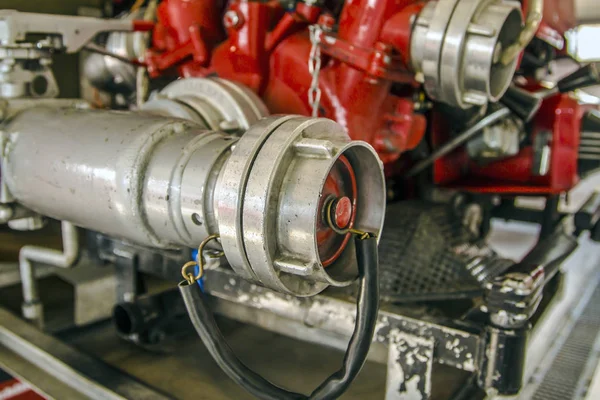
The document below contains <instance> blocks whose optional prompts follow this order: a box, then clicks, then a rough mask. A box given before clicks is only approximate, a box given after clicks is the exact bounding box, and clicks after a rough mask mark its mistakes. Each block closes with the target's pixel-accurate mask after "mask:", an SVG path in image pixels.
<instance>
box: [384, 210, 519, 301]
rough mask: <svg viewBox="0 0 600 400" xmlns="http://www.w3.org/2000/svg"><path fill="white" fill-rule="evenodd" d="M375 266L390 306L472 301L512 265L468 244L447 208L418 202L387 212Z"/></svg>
mask: <svg viewBox="0 0 600 400" xmlns="http://www.w3.org/2000/svg"><path fill="white" fill-rule="evenodd" d="M379 262H380V270H381V293H382V298H383V299H384V300H387V301H394V302H402V301H422V300H441V299H448V298H464V297H471V296H476V295H479V294H481V292H482V284H483V283H484V282H486V281H487V280H489V279H491V278H493V277H495V276H497V275H498V274H500V273H501V272H502V271H504V270H505V269H506V268H508V267H509V266H510V265H511V264H512V262H511V261H509V260H505V259H502V258H500V257H498V256H497V255H496V253H494V252H493V251H492V250H491V249H490V248H489V247H487V245H486V244H485V243H483V242H481V241H478V242H476V241H473V238H472V235H471V234H470V233H469V232H468V231H467V229H466V228H465V227H464V226H463V224H462V216H461V215H457V213H456V212H454V211H453V210H452V209H451V208H450V207H449V206H447V205H439V204H431V203H425V202H419V201H408V202H402V203H397V204H393V205H390V206H389V207H388V210H387V213H386V221H385V225H384V229H383V233H382V237H381V241H380V245H379Z"/></svg>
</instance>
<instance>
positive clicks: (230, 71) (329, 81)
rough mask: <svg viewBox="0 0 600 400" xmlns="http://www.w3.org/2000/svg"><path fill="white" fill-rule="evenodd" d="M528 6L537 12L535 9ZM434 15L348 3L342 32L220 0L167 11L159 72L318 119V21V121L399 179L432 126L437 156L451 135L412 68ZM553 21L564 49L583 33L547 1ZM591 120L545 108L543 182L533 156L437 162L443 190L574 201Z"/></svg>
mask: <svg viewBox="0 0 600 400" xmlns="http://www.w3.org/2000/svg"><path fill="white" fill-rule="evenodd" d="M523 3H524V4H523V6H524V8H526V7H527V3H528V1H527V0H524V1H523ZM424 4H425V2H424V1H417V0H381V1H377V2H374V1H372V0H347V1H346V2H345V4H344V6H343V9H342V11H341V14H340V16H339V18H338V19H337V21H335V20H334V18H333V17H332V16H331V15H330V14H328V13H327V12H326V11H325V10H324V9H323V8H321V7H319V6H316V5H309V4H307V3H302V2H298V3H297V6H296V8H295V10H291V11H288V10H284V9H283V8H282V6H281V3H280V2H279V1H270V2H259V1H239V0H237V1H231V2H230V3H229V5H228V6H227V7H226V8H225V7H223V5H222V4H221V2H219V1H213V0H163V1H162V2H161V4H160V6H159V7H158V14H157V15H158V23H157V27H156V29H155V31H154V34H153V46H152V49H151V50H150V51H149V54H148V57H147V63H148V70H149V73H150V75H151V76H152V77H157V76H160V75H165V74H173V75H178V76H184V77H189V76H210V75H217V76H220V77H223V78H227V79H231V80H235V81H238V82H241V83H243V84H245V85H247V86H248V87H250V88H251V89H252V90H254V91H256V92H257V93H258V94H259V95H260V96H261V97H262V99H263V100H264V101H265V103H266V105H267V107H268V108H269V110H270V111H271V112H272V113H292V114H303V115H310V114H311V113H312V109H311V104H310V102H309V95H308V93H309V90H310V88H311V83H312V81H313V76H312V75H311V73H310V72H309V68H308V61H309V55H310V52H311V47H312V43H311V39H310V35H309V29H308V28H309V26H310V25H313V24H315V23H317V22H319V24H320V25H321V26H322V27H323V31H322V32H320V33H319V36H318V39H319V40H320V50H321V52H322V54H323V57H322V68H321V72H320V74H319V78H318V82H319V88H320V91H321V98H320V107H319V109H318V111H317V113H318V115H319V116H323V117H327V118H331V119H333V120H335V121H337V122H338V123H340V124H341V125H343V126H344V127H345V128H346V129H347V131H348V133H349V135H350V137H351V138H352V139H355V140H364V141H366V142H369V143H371V144H372V145H373V146H374V147H375V149H376V150H377V151H378V153H379V155H380V157H381V159H382V160H383V161H384V163H385V164H386V170H387V172H388V175H390V174H393V173H394V172H397V171H398V170H402V168H400V169H399V168H398V167H397V166H394V163H395V162H396V161H397V160H398V158H399V157H400V156H401V155H402V153H404V152H406V151H407V150H411V149H414V148H415V147H416V146H417V145H418V144H419V143H420V142H421V140H422V139H423V137H424V134H425V132H426V129H427V125H428V121H429V130H430V135H431V137H430V139H431V144H432V145H433V147H435V146H436V145H439V144H441V143H442V141H443V140H445V139H446V136H447V129H446V125H447V123H446V122H445V121H443V117H442V116H441V115H440V114H439V113H437V112H436V111H435V108H434V110H433V111H430V112H429V115H428V116H427V118H426V115H427V114H424V113H422V112H420V111H418V110H416V108H417V104H419V102H418V101H417V100H418V99H420V98H421V97H422V96H423V94H422V92H420V89H419V84H418V83H417V82H415V81H414V79H413V74H412V73H410V72H409V70H408V67H407V65H408V64H409V60H410V36H411V30H412V27H411V24H412V21H414V18H415V16H416V15H417V14H418V13H419V12H420V11H421V9H422V8H423V6H424ZM545 10H546V11H545V19H544V22H543V23H542V26H541V27H540V30H539V32H538V34H539V35H540V36H543V37H546V38H553V39H554V40H555V41H556V42H560V41H561V40H564V33H565V31H566V30H567V29H569V28H570V27H572V26H573V23H574V22H573V21H574V11H573V4H572V2H571V1H568V2H566V1H559V0H546V8H545ZM557 17H558V18H557ZM336 22H337V32H336V33H335V34H334V33H332V31H333V29H332V28H333V26H334V24H335V23H336ZM558 44H560V43H558ZM392 88H393V89H394V90H393V91H392ZM392 92H393V93H392ZM581 114H582V111H581V109H580V107H579V106H578V104H577V103H576V102H575V101H574V100H572V99H570V98H569V97H568V96H562V95H561V96H556V97H553V98H551V99H548V100H547V101H545V102H544V104H543V106H542V108H541V110H540V112H539V114H538V117H537V118H536V119H535V124H534V125H535V128H534V132H533V135H534V136H535V135H537V134H538V132H540V131H542V130H545V131H550V132H552V135H551V136H552V140H551V147H552V152H551V154H552V160H551V163H550V165H551V168H550V171H549V173H548V174H547V175H545V176H543V177H537V176H534V175H533V174H532V173H531V172H530V171H531V164H532V162H533V157H532V149H531V147H525V148H523V149H522V151H521V153H520V154H518V155H517V156H516V157H512V158H510V159H506V160H502V161H497V162H493V163H491V164H487V165H485V166H481V165H477V164H475V163H473V162H471V161H469V159H468V157H466V154H465V153H464V151H457V152H455V153H453V154H450V155H448V156H446V157H444V158H442V159H440V160H438V161H437V162H436V163H435V165H434V168H433V179H434V183H436V184H440V185H445V186H454V187H459V188H461V189H464V190H469V191H476V192H492V193H498V192H500V193H537V194H550V193H558V192H561V191H564V190H568V189H569V188H571V187H572V186H573V185H574V184H575V183H576V182H577V180H578V177H577V168H576V167H577V148H578V145H579V124H580V119H581Z"/></svg>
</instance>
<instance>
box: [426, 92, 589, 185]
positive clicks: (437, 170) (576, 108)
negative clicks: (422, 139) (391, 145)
mask: <svg viewBox="0 0 600 400" xmlns="http://www.w3.org/2000/svg"><path fill="white" fill-rule="evenodd" d="M583 112H584V108H583V107H581V106H580V105H579V104H578V103H577V101H576V100H574V99H573V98H571V97H569V96H568V95H564V94H563V95H561V94H559V95H555V96H553V97H551V98H549V99H547V100H545V101H544V102H543V103H542V106H541V108H540V110H539V112H538V114H537V116H536V117H535V120H534V121H533V126H534V128H533V132H532V140H533V139H534V138H535V136H536V135H539V134H540V133H541V132H543V131H545V132H549V133H551V137H552V139H551V142H550V149H551V152H550V168H549V170H548V173H547V174H546V175H544V176H537V175H536V174H534V173H533V162H534V152H533V148H532V146H531V145H529V146H526V147H524V148H522V149H521V151H520V152H519V154H517V155H516V156H514V157H510V158H507V159H503V160H500V161H496V162H492V163H489V164H486V165H478V164H477V163H475V162H473V161H469V159H468V157H467V155H466V154H465V152H464V150H458V151H456V152H454V153H453V154H450V155H448V156H447V157H444V158H442V159H440V160H438V161H437V162H436V163H435V165H434V181H435V183H438V184H442V185H448V186H452V187H455V188H458V189H461V190H466V191H471V192H477V193H501V194H538V195H547V194H559V193H562V192H565V191H568V190H569V189H571V188H572V187H573V186H575V184H577V182H578V181H579V177H578V174H577V158H578V150H579V132H580V124H581V118H582V116H583Z"/></svg>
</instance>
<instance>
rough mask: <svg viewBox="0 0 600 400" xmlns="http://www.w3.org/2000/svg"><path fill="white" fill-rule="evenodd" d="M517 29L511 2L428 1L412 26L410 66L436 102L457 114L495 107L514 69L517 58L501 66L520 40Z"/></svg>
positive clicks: (517, 8)
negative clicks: (505, 53)
mask: <svg viewBox="0 0 600 400" xmlns="http://www.w3.org/2000/svg"><path fill="white" fill-rule="evenodd" d="M522 24H523V16H522V14H521V5H520V3H519V2H516V1H509V0H460V1H459V0H438V1H430V2H429V3H427V5H426V6H425V8H424V9H423V11H422V12H421V13H420V14H419V17H418V18H417V20H416V23H415V26H414V31H413V34H412V40H411V57H412V67H413V69H414V70H415V71H416V72H417V73H419V74H422V78H423V80H424V84H425V90H426V91H427V94H428V95H429V96H431V97H432V98H433V99H435V100H437V101H441V102H444V103H447V104H449V105H451V106H454V107H459V108H462V109H467V108H469V107H471V106H474V105H477V106H481V105H485V104H487V103H488V102H496V101H498V100H499V99H500V97H502V95H503V94H504V93H505V92H506V90H507V89H508V86H509V85H510V82H511V81H512V78H513V75H514V73H515V69H516V65H517V58H515V59H513V60H512V61H511V62H509V63H507V64H503V63H502V62H501V61H502V60H501V58H502V54H503V51H504V49H505V48H507V47H508V46H510V45H512V44H513V43H515V42H516V41H517V40H518V39H519V35H520V33H521V28H522Z"/></svg>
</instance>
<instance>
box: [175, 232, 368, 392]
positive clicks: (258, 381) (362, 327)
mask: <svg viewBox="0 0 600 400" xmlns="http://www.w3.org/2000/svg"><path fill="white" fill-rule="evenodd" d="M355 244H356V257H357V260H358V270H359V277H360V287H359V293H358V297H357V314H356V325H355V327H354V332H353V334H352V337H351V338H350V342H349V344H348V349H347V350H346V356H345V357H344V364H343V366H342V368H341V369H340V370H339V371H337V372H335V373H334V374H332V375H331V376H329V377H328V378H327V379H326V380H325V381H324V382H323V383H322V384H321V385H320V386H319V387H318V388H317V389H315V390H314V391H313V392H312V394H311V395H310V396H306V395H304V394H301V393H294V392H289V391H287V390H285V389H282V388H280V387H278V386H276V385H274V384H272V383H271V382H269V381H267V380H266V379H264V378H263V377H262V376H260V375H258V374H257V373H256V372H254V371H253V370H251V369H250V368H248V367H247V366H246V365H244V363H242V362H241V361H240V360H239V359H238V358H237V357H236V355H235V354H234V353H233V350H231V347H229V345H228V344H227V342H226V341H225V338H224V337H223V334H222V333H221V331H220V330H219V328H218V326H217V324H216V322H215V319H214V317H213V314H212V312H211V310H210V309H209V308H208V306H207V297H206V295H204V294H203V293H202V291H201V290H200V288H199V287H198V285H196V284H192V285H190V284H188V283H187V282H182V283H181V284H180V285H179V291H180V292H181V295H182V297H183V300H184V302H185V306H186V308H187V311H188V314H189V316H190V319H191V320H192V323H193V325H194V328H196V332H198V335H199V336H200V339H202V342H203V343H204V345H205V346H206V347H207V349H208V351H209V353H210V354H211V356H212V357H213V358H214V360H215V361H216V362H217V364H218V365H219V366H220V367H221V368H222V369H223V371H225V373H226V374H227V375H228V376H229V377H230V378H231V379H233V380H234V381H235V382H237V383H238V384H239V385H240V386H242V387H243V388H244V389H246V390H247V391H248V392H250V393H251V394H252V395H254V396H256V397H257V398H259V399H265V400H288V399H290V400H291V399H311V400H313V399H314V400H316V399H336V398H338V397H339V396H341V395H342V394H343V393H344V392H345V391H346V390H347V389H348V387H349V386H350V384H351V383H352V382H353V381H354V379H355V378H356V376H357V375H358V373H359V372H360V370H361V368H362V367H363V365H364V363H365V361H366V359H367V353H368V352H369V347H370V346H371V342H372V341H373V335H374V331H375V325H376V323H377V312H378V310H379V276H378V273H379V266H378V257H377V239H376V238H374V237H371V238H367V239H364V240H360V239H358V238H357V239H356V240H355Z"/></svg>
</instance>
